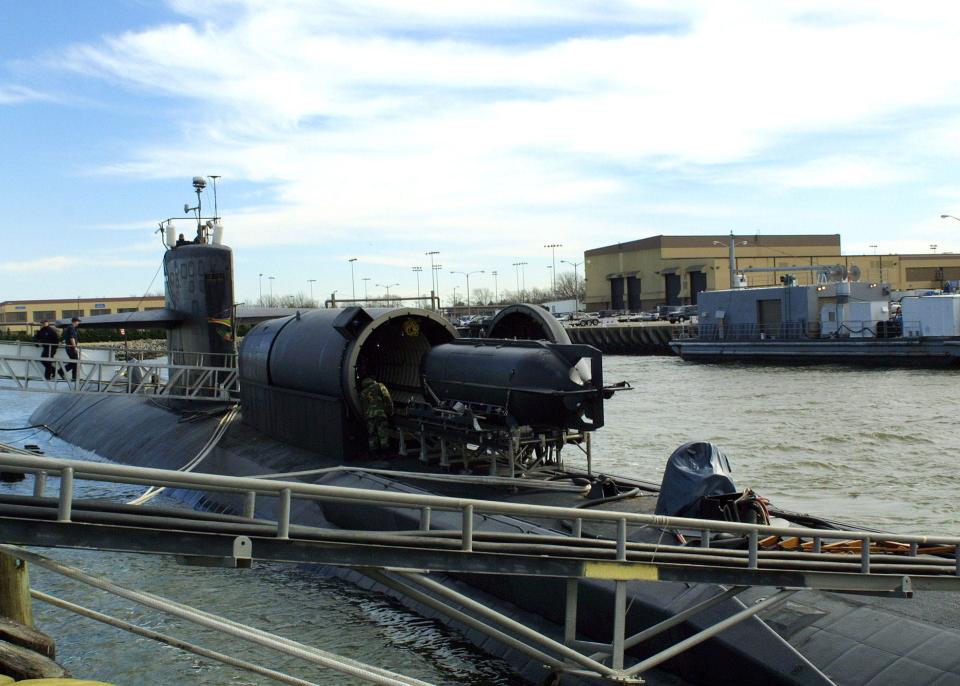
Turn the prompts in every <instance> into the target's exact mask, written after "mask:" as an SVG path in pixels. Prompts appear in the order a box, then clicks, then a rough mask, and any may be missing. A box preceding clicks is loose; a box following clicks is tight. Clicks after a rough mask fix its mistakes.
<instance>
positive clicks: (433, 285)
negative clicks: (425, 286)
mask: <svg viewBox="0 0 960 686" xmlns="http://www.w3.org/2000/svg"><path fill="white" fill-rule="evenodd" d="M439 254H440V251H439V250H431V251H430V252H426V253H424V255H428V256H429V257H430V290H431V291H432V292H433V295H435V296H436V298H437V303H438V304H439V303H440V288H439V284H438V283H437V268H436V267H434V265H433V256H434V255H439ZM430 306H431V307H433V301H430Z"/></svg>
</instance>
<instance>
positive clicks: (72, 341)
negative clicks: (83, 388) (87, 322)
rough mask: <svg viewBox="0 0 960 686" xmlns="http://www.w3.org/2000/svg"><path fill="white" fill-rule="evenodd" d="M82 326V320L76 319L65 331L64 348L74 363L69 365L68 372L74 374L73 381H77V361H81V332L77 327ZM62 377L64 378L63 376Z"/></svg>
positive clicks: (71, 321)
mask: <svg viewBox="0 0 960 686" xmlns="http://www.w3.org/2000/svg"><path fill="white" fill-rule="evenodd" d="M78 324H80V319H79V318H78V317H74V318H73V319H71V320H70V326H68V327H67V328H66V329H64V331H63V347H64V348H65V349H66V351H67V357H69V358H70V359H71V360H72V362H69V363H67V371H69V372H72V373H73V380H74V381H76V380H77V361H78V360H79V359H80V332H79V331H78V330H77V325H78ZM61 376H63V375H62V374H61Z"/></svg>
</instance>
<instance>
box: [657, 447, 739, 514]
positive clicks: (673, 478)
mask: <svg viewBox="0 0 960 686" xmlns="http://www.w3.org/2000/svg"><path fill="white" fill-rule="evenodd" d="M732 471H733V470H732V469H730V461H729V460H728V459H727V456H726V455H725V454H724V453H723V451H722V450H720V448H718V447H717V446H715V445H714V444H713V443H706V442H702V441H697V442H694V443H685V444H684V445H681V446H680V447H679V448H677V449H676V450H674V451H673V454H672V455H671V456H670V459H669V460H667V468H666V470H664V472H663V481H662V482H661V484H660V497H659V498H657V509H656V511H655V513H656V514H658V515H667V516H670V517H698V516H700V502H701V499H702V498H703V497H704V496H708V495H726V494H730V493H736V492H737V487H736V486H735V485H734V483H733V477H731V475H730V473H731V472H732Z"/></svg>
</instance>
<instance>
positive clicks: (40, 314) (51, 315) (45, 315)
mask: <svg viewBox="0 0 960 686" xmlns="http://www.w3.org/2000/svg"><path fill="white" fill-rule="evenodd" d="M56 318H57V311H56V310H37V311H36V312H34V313H33V321H35V322H42V321H43V320H44V319H46V320H47V321H53V320H54V319H56Z"/></svg>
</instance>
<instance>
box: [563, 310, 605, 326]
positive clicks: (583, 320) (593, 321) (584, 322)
mask: <svg viewBox="0 0 960 686" xmlns="http://www.w3.org/2000/svg"><path fill="white" fill-rule="evenodd" d="M570 323H571V325H572V326H597V325H599V324H600V318H599V317H595V316H593V315H590V314H585V313H583V312H581V313H579V314H576V315H574V316H573V319H572V320H571V322H570Z"/></svg>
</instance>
